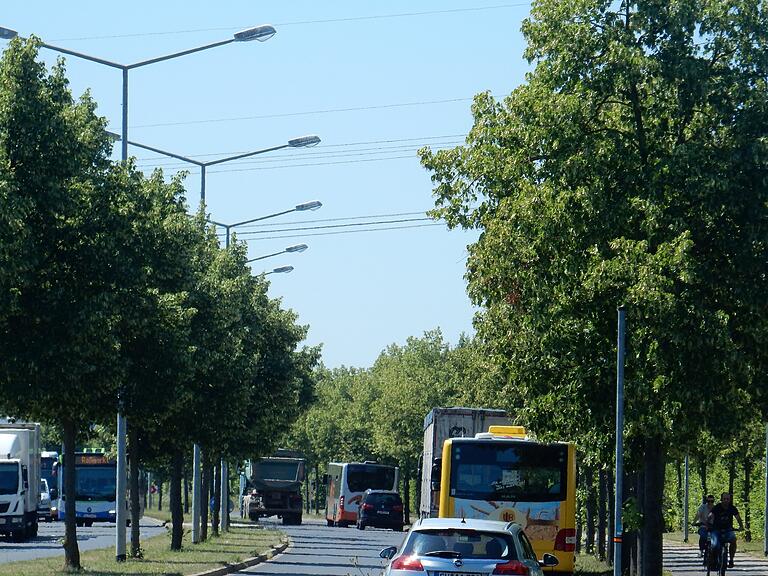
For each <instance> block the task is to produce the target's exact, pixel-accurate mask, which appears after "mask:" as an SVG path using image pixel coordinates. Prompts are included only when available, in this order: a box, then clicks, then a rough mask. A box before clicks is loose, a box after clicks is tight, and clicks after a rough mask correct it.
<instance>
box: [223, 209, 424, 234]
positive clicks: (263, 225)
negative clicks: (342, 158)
mask: <svg viewBox="0 0 768 576" xmlns="http://www.w3.org/2000/svg"><path fill="white" fill-rule="evenodd" d="M426 213H427V211H426V210H422V211H421V212H396V213H394V214H368V215H366V216H346V217H344V218H317V219H313V220H295V221H293V222H291V225H292V226H295V225H298V224H323V223H325V222H344V221H347V220H369V219H372V218H399V217H401V216H424V215H425V214H426ZM277 226H285V222H268V221H261V222H256V223H253V224H246V225H245V226H240V227H238V229H239V230H243V229H249V228H275V227H277ZM269 231H270V232H273V231H274V230H269Z"/></svg>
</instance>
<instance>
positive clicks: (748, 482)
mask: <svg viewBox="0 0 768 576" xmlns="http://www.w3.org/2000/svg"><path fill="white" fill-rule="evenodd" d="M752 466H753V464H752V460H750V458H749V457H748V456H747V457H746V458H744V541H745V542H752V520H751V511H750V507H749V495H750V492H751V491H752Z"/></svg>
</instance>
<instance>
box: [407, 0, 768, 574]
mask: <svg viewBox="0 0 768 576" xmlns="http://www.w3.org/2000/svg"><path fill="white" fill-rule="evenodd" d="M523 33H524V35H525V38H526V40H527V43H528V46H527V49H526V51H525V57H526V58H527V59H528V61H529V63H530V64H531V65H532V68H533V69H532V71H531V72H530V73H529V74H528V75H527V77H526V82H525V83H524V84H523V85H521V86H519V87H518V88H517V89H515V90H514V91H513V92H512V93H511V94H510V95H509V96H508V97H507V98H505V99H504V100H503V101H496V100H494V99H493V98H492V97H491V96H490V95H488V94H482V95H479V96H477V97H476V99H475V102H474V105H473V109H472V111H473V116H474V125H473V127H472V129H471V131H470V133H469V135H468V137H467V141H466V145H464V146H461V147H458V148H455V149H452V150H445V151H438V152H434V153H433V152H431V151H429V150H423V151H422V154H421V158H422V162H423V164H424V166H425V167H426V168H427V169H428V170H430V171H431V172H432V178H433V182H434V184H435V195H436V198H437V208H436V209H435V211H434V214H435V216H439V217H442V218H445V219H446V220H447V222H448V223H449V225H450V226H459V227H465V228H476V229H479V230H481V234H480V238H479V240H478V241H477V242H476V243H475V244H473V245H472V246H470V256H469V260H468V273H467V277H468V281H469V294H470V296H471V298H472V299H473V301H474V302H475V303H476V304H477V305H479V306H481V307H482V311H481V313H480V314H479V315H478V319H477V323H476V325H477V329H478V334H479V337H480V338H481V339H482V340H483V341H484V342H485V343H486V344H487V345H488V346H489V348H490V350H491V355H492V357H493V358H494V359H495V363H496V365H497V366H498V367H499V369H500V370H501V371H502V372H503V375H504V388H503V391H504V393H505V396H508V397H513V396H515V397H523V398H525V403H524V404H523V405H522V406H520V412H519V414H520V416H521V417H522V418H523V419H524V420H525V421H526V422H528V423H530V425H531V426H532V427H533V429H535V430H538V431H540V432H543V431H545V430H546V431H547V433H548V434H551V435H553V436H560V437H568V438H573V439H576V440H577V441H578V442H579V444H580V445H581V446H583V448H584V452H585V457H586V458H588V459H589V463H592V464H594V465H595V466H598V467H600V466H610V461H611V446H612V445H613V443H614V433H613V426H614V423H613V414H614V411H615V402H614V401H613V399H614V398H615V394H614V382H615V361H614V359H615V342H616V308H617V307H618V306H620V305H626V306H627V314H628V332H627V347H628V352H629V353H628V357H627V364H626V388H625V389H626V415H627V420H626V427H625V430H624V433H625V446H626V449H627V462H626V466H627V471H628V473H630V475H631V478H632V479H633V480H634V482H631V483H628V487H634V488H633V489H634V490H635V495H636V498H637V505H638V511H639V517H641V518H642V520H643V525H642V530H640V531H639V540H638V541H637V546H638V547H637V550H638V553H637V555H636V556H635V558H634V559H633V562H632V567H633V569H634V572H635V573H637V574H641V575H643V576H659V575H660V574H661V573H662V539H661V535H662V531H663V529H664V518H663V509H664V502H663V488H664V472H665V463H666V461H667V459H668V458H669V457H670V456H672V457H679V455H680V452H683V453H685V452H689V451H690V452H694V451H695V450H696V449H697V447H701V446H703V444H702V443H701V439H702V435H704V434H706V435H708V436H712V438H713V439H714V440H715V444H714V446H715V447H717V446H723V445H730V444H738V443H739V442H742V443H743V440H742V437H743V436H744V435H745V434H747V431H750V430H752V429H754V428H755V426H756V425H757V426H758V427H759V424H760V423H761V422H765V421H766V419H767V418H768V388H766V386H765V381H766V376H768V370H767V368H768V347H767V346H766V345H765V344H766V341H767V340H766V336H767V335H768V301H766V299H765V294H766V292H767V290H766V289H768V238H766V230H767V229H768V170H767V168H768V138H766V136H768V106H766V102H768V98H767V96H768V83H767V82H766V78H768V58H766V45H768V44H766V40H768V10H766V7H765V5H764V4H763V3H762V2H759V1H758V0H736V1H733V0H728V1H726V0H716V1H701V0H682V1H679V2H658V1H655V0H637V1H633V0H622V1H621V2H605V1H602V0H539V1H538V2H534V4H533V6H532V9H531V17H530V18H529V19H528V20H526V21H525V23H524V25H523ZM718 456H719V454H718V452H713V453H709V454H708V455H707V457H709V458H713V459H716V458H718ZM626 496H627V495H626V494H624V495H620V497H622V498H625V497H626Z"/></svg>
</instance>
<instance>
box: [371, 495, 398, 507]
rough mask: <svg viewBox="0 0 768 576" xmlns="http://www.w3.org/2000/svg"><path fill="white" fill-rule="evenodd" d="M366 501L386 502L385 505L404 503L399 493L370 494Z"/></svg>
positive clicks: (372, 502) (373, 502)
mask: <svg viewBox="0 0 768 576" xmlns="http://www.w3.org/2000/svg"><path fill="white" fill-rule="evenodd" d="M365 501H366V502H367V503H369V504H384V505H385V506H395V505H397V504H401V503H402V500H400V496H398V495H397V494H368V496H366V497H365Z"/></svg>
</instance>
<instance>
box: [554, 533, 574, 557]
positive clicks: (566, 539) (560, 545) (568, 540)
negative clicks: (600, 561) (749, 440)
mask: <svg viewBox="0 0 768 576" xmlns="http://www.w3.org/2000/svg"><path fill="white" fill-rule="evenodd" d="M555 550H562V551H563V552H573V551H574V550H576V529H575V528H563V529H562V530H559V531H558V532H557V537H556V538H555Z"/></svg>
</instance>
